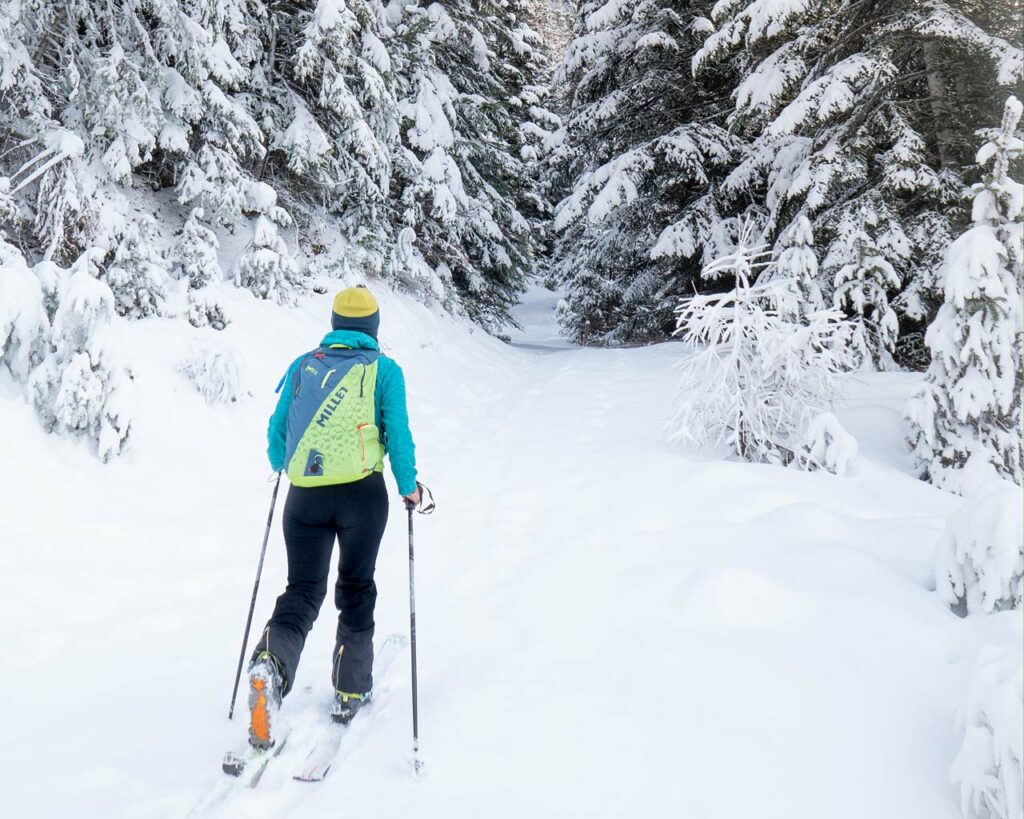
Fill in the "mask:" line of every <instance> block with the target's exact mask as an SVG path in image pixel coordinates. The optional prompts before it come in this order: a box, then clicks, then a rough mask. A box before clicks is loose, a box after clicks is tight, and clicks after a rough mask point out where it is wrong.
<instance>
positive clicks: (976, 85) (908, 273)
mask: <svg viewBox="0 0 1024 819" xmlns="http://www.w3.org/2000/svg"><path fill="white" fill-rule="evenodd" d="M996 16H997V15H996ZM711 18H712V20H713V21H714V22H713V23H711V22H707V21H706V22H705V23H704V27H705V29H706V30H707V31H708V36H707V39H706V40H705V42H704V44H703V46H702V48H701V49H700V51H699V52H698V53H697V54H696V55H695V58H694V62H693V64H694V69H695V71H696V72H697V77H698V78H699V79H700V78H706V80H705V81H707V82H710V81H712V80H713V78H714V77H715V72H717V71H719V70H721V68H722V67H729V66H731V67H733V68H734V70H735V71H736V72H737V74H738V76H739V81H738V83H737V84H736V86H735V91H734V98H735V105H734V111H733V113H732V114H731V116H730V119H729V124H730V129H731V130H732V131H733V132H734V133H737V134H739V135H741V136H743V137H745V138H746V139H748V140H749V141H750V145H751V149H750V151H749V152H748V153H747V154H746V155H745V156H744V158H743V160H742V161H741V162H739V163H738V164H737V165H736V167H735V168H734V169H733V171H732V172H731V173H730V174H729V176H728V177H727V178H726V180H725V182H724V183H723V184H722V185H721V186H719V187H718V189H717V190H716V196H715V199H716V208H717V209H718V211H719V212H722V213H725V214H729V213H736V212H742V211H743V210H744V209H745V208H747V207H748V206H749V203H750V202H751V201H753V202H755V203H759V204H761V205H763V207H764V209H765V212H766V215H767V222H766V226H767V230H768V234H769V237H770V238H775V237H778V236H780V235H781V234H782V233H783V232H784V231H785V229H786V227H787V226H788V225H789V224H790V223H791V222H792V220H793V219H794V218H797V217H798V216H801V215H802V216H804V217H806V218H808V219H810V221H811V224H812V226H813V228H814V232H815V235H816V237H817V238H818V247H819V259H825V258H827V257H828V256H830V255H831V256H832V257H833V258H834V259H839V258H842V257H843V255H844V254H846V255H847V256H848V255H849V249H848V248H846V247H844V245H845V242H846V241H847V239H846V236H847V234H848V233H849V228H850V227H851V226H850V224H849V220H850V219H851V218H854V219H859V220H861V222H862V224H857V225H853V228H854V229H856V230H857V231H858V232H859V231H863V232H865V233H868V234H870V235H872V236H873V237H874V239H875V241H876V245H875V246H876V247H877V249H878V250H880V251H882V254H881V255H882V256H883V257H885V261H887V262H888V264H889V265H890V266H891V267H892V272H893V274H894V277H893V278H891V279H890V281H894V282H896V284H895V285H889V286H887V288H886V289H887V290H888V292H887V293H886V302H887V306H886V305H883V304H878V305H875V306H874V307H872V309H871V310H870V311H865V312H864V313H860V312H858V311H857V302H855V301H848V300H845V299H844V301H847V304H848V306H849V307H851V308H853V313H852V315H854V316H855V317H856V318H857V320H862V321H864V323H865V324H869V325H870V324H873V325H874V326H870V327H866V328H865V331H864V336H865V337H866V338H868V339H870V338H872V337H874V338H875V340H876V341H877V342H878V343H879V344H880V345H881V347H882V348H883V349H882V350H879V351H872V352H873V355H875V357H876V358H882V357H884V356H883V352H887V349H886V348H889V349H892V348H893V346H894V345H893V344H892V341H891V334H889V333H888V331H886V332H884V333H881V334H880V333H879V332H878V331H879V329H880V326H879V325H878V319H879V318H882V316H884V315H886V314H887V313H888V311H889V310H892V311H893V313H894V315H895V316H896V317H897V318H898V319H899V322H900V326H899V332H900V333H919V332H920V329H921V328H922V327H923V326H924V325H926V323H927V321H928V320H929V319H930V317H931V316H932V315H933V313H934V310H935V309H936V307H937V305H938V303H939V301H940V299H939V295H940V294H938V293H937V292H936V290H935V282H936V276H935V267H934V265H935V264H936V262H937V260H938V258H939V255H938V253H937V252H936V250H937V247H938V246H939V245H940V244H941V237H943V236H948V235H950V234H951V233H952V232H953V228H954V227H955V226H957V225H958V224H959V221H960V220H961V219H962V216H963V213H962V210H961V209H960V208H959V196H960V191H961V190H962V188H963V184H964V183H963V178H962V174H963V166H964V165H966V164H967V163H968V160H969V157H968V156H967V155H966V154H965V150H964V148H965V145H966V144H967V143H968V141H969V139H970V135H971V134H972V133H973V131H974V130H975V129H976V128H978V127H980V126H981V125H983V124H985V123H987V122H991V121H992V120H993V119H994V118H995V116H996V114H995V112H996V111H997V110H998V106H1000V105H1001V101H1002V99H1003V98H1004V97H1005V87H1006V86H1009V85H1013V84H1019V83H1020V82H1021V79H1022V74H1024V59H1022V53H1021V50H1020V49H1019V48H1017V47H1016V46H1014V45H1013V44H1012V39H1007V37H1006V35H1007V33H1008V31H1009V28H1008V27H1007V26H1006V25H1005V24H1004V23H998V24H997V22H996V21H994V15H993V14H992V13H990V12H989V11H988V10H987V9H986V8H985V7H983V6H982V5H981V4H977V3H968V2H960V0H952V1H951V2H946V0H928V2H917V0H895V2H893V1H892V0H885V2H882V0H869V1H868V2H861V1H860V0H857V1H856V2H855V1H854V0H831V1H830V2H824V3H817V4H811V5H808V4H807V3H804V2H802V1H801V2H797V1H796V0H782V2H779V0H725V1H723V2H720V3H717V4H716V5H715V7H714V9H713V10H712V13H711ZM707 72H711V73H710V74H709V73H707ZM869 219H871V220H873V223H869V222H868V221H867V220H869ZM848 263H849V261H844V262H842V264H841V265H840V267H842V266H845V265H846V264H848ZM830 272H834V271H832V270H829V269H827V268H826V267H825V266H824V265H823V266H822V273H823V279H822V281H821V289H822V291H823V293H824V294H825V296H826V298H832V295H833V282H832V281H830V280H828V279H826V278H824V275H827V274H828V273H830ZM870 277H871V278H873V279H875V280H876V281H879V282H880V281H882V280H883V279H886V278H889V273H888V271H882V270H881V269H875V270H874V272H873V273H871V274H870ZM872 290H873V291H874V293H875V294H876V295H878V294H879V293H880V290H879V288H878V287H872ZM875 346H877V345H875ZM895 349H897V351H900V350H901V349H902V348H901V347H900V346H899V345H896V347H895Z"/></svg>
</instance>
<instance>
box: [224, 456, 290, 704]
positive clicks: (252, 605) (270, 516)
mask: <svg viewBox="0 0 1024 819" xmlns="http://www.w3.org/2000/svg"><path fill="white" fill-rule="evenodd" d="M280 486H281V473H280V472H278V473H277V480H276V481H274V494H273V495H271V497H270V512H269V513H268V514H267V530H266V531H265V532H264V533H263V548H262V549H260V562H259V565H258V566H257V567H256V582H255V583H254V584H253V587H252V600H250V601H249V616H248V617H247V618H246V619H245V634H244V635H243V636H242V650H241V651H240V652H239V654H238V670H237V671H235V687H234V688H232V689H231V707H230V708H228V719H232V718H233V717H234V715H235V697H237V696H238V681H239V680H241V679H242V663H244V662H245V647H246V646H247V645H248V644H249V629H250V627H251V626H252V613H253V611H254V610H255V608H256V593H257V592H258V591H259V589H260V575H261V574H263V558H264V557H265V556H266V554H267V541H268V540H270V524H271V522H272V521H273V520H274V506H275V505H276V504H277V490H278V488H279V487H280Z"/></svg>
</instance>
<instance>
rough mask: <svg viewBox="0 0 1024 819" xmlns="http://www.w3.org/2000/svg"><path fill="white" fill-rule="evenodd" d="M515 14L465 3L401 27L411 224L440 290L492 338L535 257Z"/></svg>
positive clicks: (403, 189) (403, 182)
mask: <svg viewBox="0 0 1024 819" xmlns="http://www.w3.org/2000/svg"><path fill="white" fill-rule="evenodd" d="M513 8H514V6H512V5H511V4H499V3H496V2H492V1H491V0H473V2H470V0H459V1H458V2H455V3H447V4H444V5H442V4H440V3H432V4H430V5H428V6H427V7H425V8H424V7H421V6H406V7H405V9H403V10H401V11H400V15H399V16H398V18H397V19H396V20H394V21H393V22H394V26H395V29H396V36H397V37H398V39H399V45H398V46H397V47H396V51H397V52H398V53H399V55H400V60H401V72H402V75H403V77H404V81H403V83H402V87H401V98H400V102H399V106H400V110H401V112H402V117H403V126H402V138H403V145H404V147H405V148H406V150H404V151H402V152H401V153H400V158H399V161H398V162H397V163H396V177H397V184H396V190H395V192H396V196H397V198H398V201H399V202H400V206H401V208H402V213H401V220H402V222H404V223H405V224H406V225H407V226H408V227H411V228H412V229H413V231H414V234H415V237H416V239H415V242H416V246H415V252H416V253H417V255H418V256H419V257H420V258H421V259H422V260H423V261H424V263H425V265H426V266H427V267H428V268H429V269H431V270H432V271H433V275H434V276H436V278H437V281H438V282H439V283H440V284H441V286H442V287H444V286H447V287H451V288H452V289H453V290H454V293H455V294H457V298H458V302H459V303H460V304H461V306H462V308H463V309H464V310H465V311H466V312H467V313H468V314H469V315H470V316H471V317H472V318H474V319H475V320H477V321H479V322H480V323H481V324H483V325H484V326H487V327H489V328H492V329H493V328H497V327H499V326H500V325H502V324H503V323H505V322H506V321H508V308H509V307H510V306H511V305H512V304H513V303H514V300H515V297H516V294H517V293H518V292H519V291H520V290H521V289H522V287H523V284H524V281H525V278H526V275H527V272H528V270H529V267H530V261H531V257H532V255H533V253H534V249H535V240H534V238H533V237H532V236H531V231H530V222H529V220H528V219H527V218H526V216H525V215H524V209H525V207H526V205H525V204H524V203H526V202H527V201H528V198H529V194H530V191H531V190H532V185H531V182H530V178H529V174H527V173H526V170H525V167H524V164H523V159H522V158H521V155H520V151H521V148H522V139H523V137H522V132H521V131H520V128H519V123H520V122H521V121H522V112H521V110H520V109H521V107H522V105H521V97H520V93H521V91H522V88H523V84H524V76H523V74H522V72H521V71H518V70H517V69H516V67H515V66H514V64H512V63H511V62H510V61H509V59H508V55H510V54H512V53H513V52H514V43H515V41H516V37H515V34H514V32H515V26H516V20H515V15H514V13H513V10H512V9H513ZM516 102H518V103H519V105H517V104H516ZM449 282H450V284H448V283H449Z"/></svg>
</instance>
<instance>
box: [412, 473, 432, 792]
mask: <svg viewBox="0 0 1024 819" xmlns="http://www.w3.org/2000/svg"><path fill="white" fill-rule="evenodd" d="M416 488H417V489H419V490H420V504H419V506H420V508H419V510H418V511H419V513H420V514H421V515H429V514H430V513H431V512H433V511H434V508H435V504H434V495H433V493H432V492H431V491H430V489H429V488H427V487H426V486H424V485H423V484H422V483H420V482H419V481H417V482H416ZM427 498H429V500H427V501H426V505H424V500H425V499H427ZM405 509H406V511H407V512H408V514H409V654H410V656H411V658H412V770H413V773H414V774H418V773H419V772H420V769H421V768H422V767H423V762H422V761H421V760H420V712H419V696H418V687H417V684H416V557H415V551H414V550H413V537H412V513H413V511H416V504H414V503H410V502H409V501H406V502H405Z"/></svg>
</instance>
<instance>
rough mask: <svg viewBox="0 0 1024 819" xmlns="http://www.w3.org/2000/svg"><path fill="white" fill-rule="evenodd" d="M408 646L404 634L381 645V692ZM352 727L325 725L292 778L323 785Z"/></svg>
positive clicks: (377, 668)
mask: <svg viewBox="0 0 1024 819" xmlns="http://www.w3.org/2000/svg"><path fill="white" fill-rule="evenodd" d="M405 643H406V640H405V637H403V636H402V635H400V634H392V635H391V636H390V637H388V638H387V639H386V640H385V641H384V643H383V644H382V645H381V647H380V650H379V651H378V652H377V658H376V662H375V663H374V665H375V673H376V675H377V678H378V685H377V687H378V688H380V687H381V682H383V680H384V676H385V674H386V673H387V670H388V667H389V666H390V665H391V663H392V662H393V661H394V659H395V658H396V657H397V656H398V655H399V654H401V652H402V649H404V648H405ZM375 699H376V696H374V697H372V698H371V699H370V701H369V702H368V703H366V705H364V706H363V707H362V708H361V709H360V713H362V712H363V711H365V710H367V709H372V708H373V705H374V700H375ZM358 719H359V714H357V715H356V716H355V718H354V719H353V722H355V721H357V720H358ZM351 725H352V723H349V724H348V725H338V724H336V723H330V724H325V725H324V726H323V729H322V730H321V732H320V733H319V735H318V736H317V738H316V740H315V741H314V742H313V745H312V747H311V748H310V749H309V753H308V754H306V756H305V758H304V759H303V760H302V763H301V765H300V767H299V769H298V771H297V772H296V773H295V774H294V775H293V776H292V779H294V780H295V781H297V782H321V781H322V780H323V779H324V777H326V776H327V774H328V772H329V771H330V770H331V767H332V766H333V765H334V762H335V760H336V759H337V757H338V752H339V751H340V750H341V743H342V741H343V739H344V737H345V735H346V734H347V733H348V731H349V728H350V727H351Z"/></svg>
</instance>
